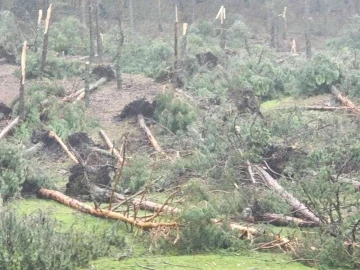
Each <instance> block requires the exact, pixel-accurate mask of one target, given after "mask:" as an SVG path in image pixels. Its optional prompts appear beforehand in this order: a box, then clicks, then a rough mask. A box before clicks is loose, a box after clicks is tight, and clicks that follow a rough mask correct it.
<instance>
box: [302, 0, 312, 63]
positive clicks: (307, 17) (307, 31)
mask: <svg viewBox="0 0 360 270" xmlns="http://www.w3.org/2000/svg"><path fill="white" fill-rule="evenodd" d="M304 8H305V14H304V17H305V18H304V19H305V45H306V58H308V59H311V57H312V52H311V31H310V19H311V18H310V6H309V0H304Z"/></svg>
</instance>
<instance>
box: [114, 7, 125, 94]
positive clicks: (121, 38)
mask: <svg viewBox="0 0 360 270" xmlns="http://www.w3.org/2000/svg"><path fill="white" fill-rule="evenodd" d="M122 11H123V0H118V15H117V21H118V28H119V29H118V41H117V50H116V58H115V71H116V84H117V90H121V89H122V77H121V52H122V46H123V44H124V31H123V27H122V16H123V15H122Z"/></svg>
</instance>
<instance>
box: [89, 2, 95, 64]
mask: <svg viewBox="0 0 360 270" xmlns="http://www.w3.org/2000/svg"><path fill="white" fill-rule="evenodd" d="M87 4H88V12H89V14H88V15H89V38H90V61H92V60H93V58H94V56H95V44H94V29H93V0H88V2H87Z"/></svg>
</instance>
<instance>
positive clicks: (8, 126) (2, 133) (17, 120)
mask: <svg viewBox="0 0 360 270" xmlns="http://www.w3.org/2000/svg"><path fill="white" fill-rule="evenodd" d="M19 120H20V117H19V116H18V117H16V118H15V119H14V120H13V121H12V122H11V123H10V124H8V125H7V126H6V127H5V128H4V129H3V130H2V131H1V132H0V140H1V139H2V138H3V137H5V135H6V134H8V132H9V131H10V130H11V129H13V128H14V127H15V126H16V125H17V124H18V123H19Z"/></svg>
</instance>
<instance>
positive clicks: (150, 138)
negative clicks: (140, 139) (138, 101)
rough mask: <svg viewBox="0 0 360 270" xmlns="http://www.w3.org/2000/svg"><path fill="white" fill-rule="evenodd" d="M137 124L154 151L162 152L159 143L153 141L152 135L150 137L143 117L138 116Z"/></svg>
mask: <svg viewBox="0 0 360 270" xmlns="http://www.w3.org/2000/svg"><path fill="white" fill-rule="evenodd" d="M138 122H139V125H140V127H141V128H142V129H143V130H144V131H145V133H146V135H147V137H148V138H149V141H150V142H151V144H152V146H153V147H154V148H155V150H156V151H157V152H162V149H161V147H160V145H159V143H158V142H157V140H156V139H155V137H154V135H152V133H151V131H150V129H149V128H148V127H147V126H146V123H145V120H144V116H142V114H138Z"/></svg>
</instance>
